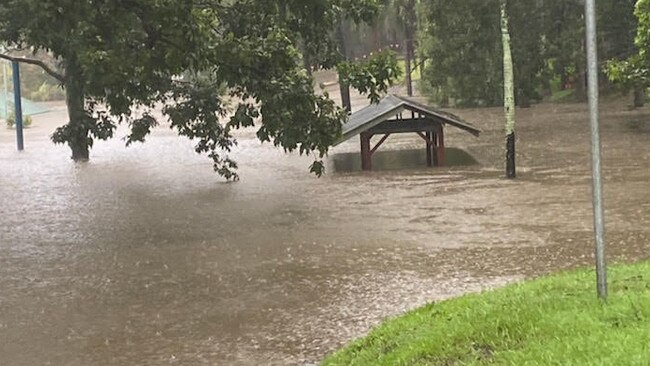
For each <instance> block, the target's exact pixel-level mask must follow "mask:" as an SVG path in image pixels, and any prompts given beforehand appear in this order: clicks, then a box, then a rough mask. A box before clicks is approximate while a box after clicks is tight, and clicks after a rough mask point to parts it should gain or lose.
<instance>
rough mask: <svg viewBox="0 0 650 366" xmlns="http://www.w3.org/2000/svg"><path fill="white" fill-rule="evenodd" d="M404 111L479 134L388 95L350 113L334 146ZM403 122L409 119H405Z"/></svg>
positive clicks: (460, 122) (439, 112) (451, 117)
mask: <svg viewBox="0 0 650 366" xmlns="http://www.w3.org/2000/svg"><path fill="white" fill-rule="evenodd" d="M404 111H410V112H413V113H417V114H418V115H422V116H424V117H426V118H427V119H429V120H433V121H436V122H438V123H441V124H449V125H451V126H454V127H457V128H460V129H462V130H465V131H467V132H469V133H471V134H473V135H474V136H478V135H479V134H480V133H481V130H479V129H478V128H477V127H475V126H474V125H473V124H471V123H469V122H467V121H465V120H463V119H462V118H460V117H459V116H456V115H454V114H452V113H449V112H446V111H442V110H440V109H437V108H434V107H430V106H427V105H424V104H422V103H419V102H417V101H415V100H413V99H411V98H407V97H403V96H398V95H394V94H389V95H387V96H386V97H384V98H383V99H381V100H380V101H379V103H377V104H371V105H368V106H366V107H364V108H362V109H360V110H358V111H356V112H354V113H352V114H351V115H350V117H349V119H348V122H347V123H345V124H343V131H342V134H341V137H340V138H339V139H338V140H337V142H336V143H335V145H338V144H340V143H342V142H344V141H347V140H349V139H350V138H352V137H354V136H356V135H359V134H361V133H363V132H366V131H368V130H370V129H372V128H373V127H375V126H377V125H379V124H381V123H382V122H386V121H389V120H391V117H393V116H397V115H399V114H400V113H402V112H404ZM404 120H409V119H408V118H405V119H404ZM410 120H414V119H410Z"/></svg>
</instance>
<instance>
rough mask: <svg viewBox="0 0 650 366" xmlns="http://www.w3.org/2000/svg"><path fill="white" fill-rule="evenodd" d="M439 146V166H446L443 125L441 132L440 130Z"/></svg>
mask: <svg viewBox="0 0 650 366" xmlns="http://www.w3.org/2000/svg"><path fill="white" fill-rule="evenodd" d="M437 135H438V144H437V145H438V146H437V149H436V150H437V153H438V166H445V129H444V127H443V126H442V125H441V126H440V128H439V130H438V134H437Z"/></svg>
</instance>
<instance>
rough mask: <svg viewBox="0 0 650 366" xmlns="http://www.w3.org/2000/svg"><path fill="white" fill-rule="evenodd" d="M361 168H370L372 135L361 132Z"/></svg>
mask: <svg viewBox="0 0 650 366" xmlns="http://www.w3.org/2000/svg"><path fill="white" fill-rule="evenodd" d="M360 136H361V169H362V170H366V171H367V170H372V153H371V151H370V138H371V137H372V135H370V134H368V133H365V132H364V133H362V134H361V135H360Z"/></svg>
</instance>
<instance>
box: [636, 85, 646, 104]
mask: <svg viewBox="0 0 650 366" xmlns="http://www.w3.org/2000/svg"><path fill="white" fill-rule="evenodd" d="M644 105H645V90H643V87H641V86H637V87H635V88H634V108H641V107H643V106H644Z"/></svg>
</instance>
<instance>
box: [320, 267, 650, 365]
mask: <svg viewBox="0 0 650 366" xmlns="http://www.w3.org/2000/svg"><path fill="white" fill-rule="evenodd" d="M649 340H650V263H649V262H645V263H639V264H635V265H616V266H612V267H611V268H610V296H609V300H608V302H607V303H602V302H601V301H600V300H598V299H597V297H596V295H595V274H594V271H593V270H592V269H589V270H587V269H585V270H579V271H575V272H568V273H560V274H555V275H552V276H550V277H546V278H541V279H537V280H534V281H530V282H523V283H519V284H515V285H510V286H507V287H505V288H502V289H499V290H495V291H490V292H485V293H482V294H473V295H466V296H462V297H459V298H455V299H452V300H448V301H443V302H439V303H432V304H429V305H426V306H424V307H422V308H420V309H417V310H414V311H411V312H409V313H407V314H405V315H403V316H400V317H398V318H395V319H391V320H388V321H386V322H385V323H383V324H382V325H380V326H379V327H377V328H376V329H374V330H373V331H372V332H371V333H370V334H369V335H368V336H367V337H364V338H363V339H360V340H357V341H354V342H352V343H351V344H350V345H348V346H346V347H345V348H344V349H343V350H341V351H339V352H337V353H335V354H334V355H332V356H330V357H329V358H327V359H326V360H325V362H324V365H325V366H343V365H346V366H352V365H364V366H371V365H386V366H393V365H402V366H406V365H460V364H462V365H525V364H531V365H532V364H534V365H557V364H563V365H644V364H646V363H647V362H648V359H650V349H648V341H649Z"/></svg>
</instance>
